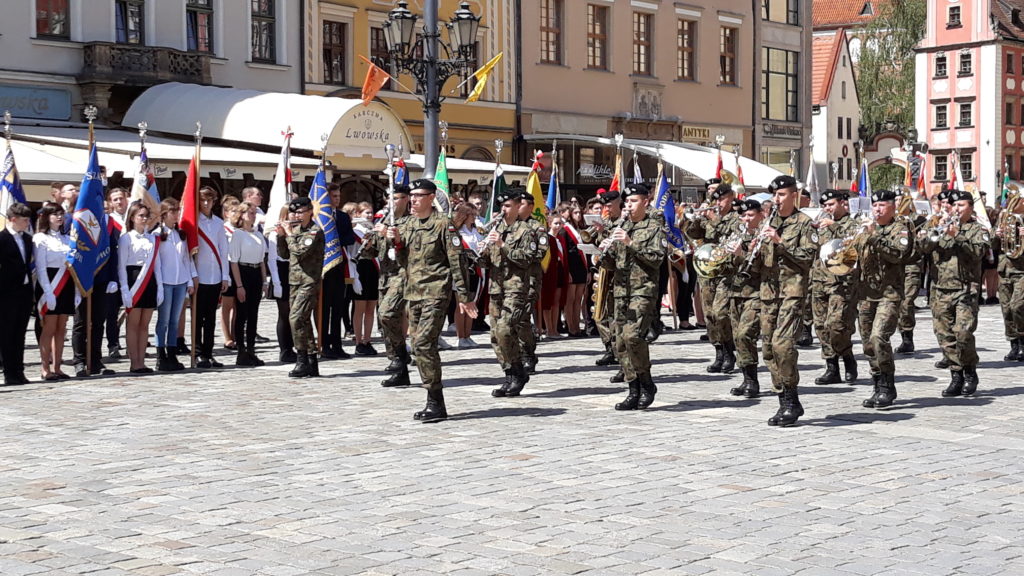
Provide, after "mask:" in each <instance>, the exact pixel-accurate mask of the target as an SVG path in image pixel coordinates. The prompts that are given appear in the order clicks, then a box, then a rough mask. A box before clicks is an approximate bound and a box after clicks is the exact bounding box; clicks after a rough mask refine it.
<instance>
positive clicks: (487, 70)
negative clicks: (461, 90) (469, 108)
mask: <svg viewBox="0 0 1024 576" xmlns="http://www.w3.org/2000/svg"><path fill="white" fill-rule="evenodd" d="M503 54H504V52H498V55H497V56H495V57H494V58H491V60H490V61H489V62H488V63H487V64H484V65H483V66H481V67H480V69H479V70H477V71H476V72H473V76H474V77H476V86H473V91H472V92H470V93H469V96H468V97H466V102H467V103H469V102H476V101H477V100H479V99H480V95H481V94H483V92H484V86H487V79H488V78H489V77H490V76H491V70H493V69H494V66H495V65H497V64H498V62H499V61H500V60H501V56H502V55H503Z"/></svg>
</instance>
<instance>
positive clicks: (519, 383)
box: [506, 362, 530, 398]
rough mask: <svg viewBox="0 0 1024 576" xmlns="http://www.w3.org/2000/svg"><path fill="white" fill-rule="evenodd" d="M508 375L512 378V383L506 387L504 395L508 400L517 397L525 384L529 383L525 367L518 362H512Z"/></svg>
mask: <svg viewBox="0 0 1024 576" xmlns="http://www.w3.org/2000/svg"><path fill="white" fill-rule="evenodd" d="M509 375H510V376H511V377H512V383H511V384H509V386H508V391H507V392H506V395H507V396H508V397H509V398H515V397H516V396H519V393H520V392H522V391H523V388H524V387H525V386H526V383H527V382H529V381H530V375H529V374H527V373H526V367H524V366H523V365H522V363H520V362H513V363H512V367H511V368H510V369H509Z"/></svg>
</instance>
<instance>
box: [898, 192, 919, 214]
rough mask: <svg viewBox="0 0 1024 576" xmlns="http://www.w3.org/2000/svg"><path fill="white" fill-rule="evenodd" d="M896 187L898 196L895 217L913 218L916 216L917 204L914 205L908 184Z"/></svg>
mask: <svg viewBox="0 0 1024 576" xmlns="http://www.w3.org/2000/svg"><path fill="white" fill-rule="evenodd" d="M898 188H899V190H898V191H899V192H900V196H899V198H897V199H896V217H897V218H909V219H910V220H913V219H914V217H915V216H917V206H915V205H914V195H913V193H912V192H911V190H910V186H899V187H898Z"/></svg>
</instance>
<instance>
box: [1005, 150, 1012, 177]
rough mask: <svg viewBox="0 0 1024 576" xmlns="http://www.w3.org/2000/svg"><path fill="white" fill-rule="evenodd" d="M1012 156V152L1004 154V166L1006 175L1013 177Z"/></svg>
mask: <svg viewBox="0 0 1024 576" xmlns="http://www.w3.org/2000/svg"><path fill="white" fill-rule="evenodd" d="M1011 152H1013V151H1012V150H1011ZM1013 158H1014V155H1013V154H1008V155H1007V156H1006V166H1005V168H1006V175H1007V176H1010V177H1011V178H1012V177H1013V176H1012V174H1013Z"/></svg>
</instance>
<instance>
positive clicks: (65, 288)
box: [32, 202, 78, 380]
mask: <svg viewBox="0 0 1024 576" xmlns="http://www.w3.org/2000/svg"><path fill="white" fill-rule="evenodd" d="M64 219H65V212H64V208H63V207H61V205H60V204H56V203H53V202H47V203H46V204H43V208H42V210H40V211H39V219H38V220H37V222H36V233H35V235H34V236H32V242H33V243H34V244H35V249H34V254H33V258H34V260H35V266H36V282H38V287H37V288H36V299H37V301H38V302H39V304H38V308H39V316H40V317H41V318H42V324H43V329H42V334H41V335H40V336H39V355H40V359H41V369H42V379H43V380H58V379H62V378H70V376H68V375H67V374H65V373H64V372H63V371H61V369H60V365H61V362H62V357H63V355H64V337H65V336H66V335H67V323H68V317H69V316H71V315H72V314H74V313H75V306H76V298H78V290H77V289H76V287H75V283H74V281H72V279H71V274H70V273H69V272H68V266H67V259H68V252H69V251H70V250H71V238H70V237H69V236H68V235H67V234H65V233H64V232H62V230H64V228H65V225H64Z"/></svg>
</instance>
